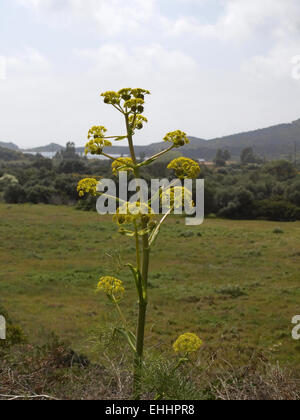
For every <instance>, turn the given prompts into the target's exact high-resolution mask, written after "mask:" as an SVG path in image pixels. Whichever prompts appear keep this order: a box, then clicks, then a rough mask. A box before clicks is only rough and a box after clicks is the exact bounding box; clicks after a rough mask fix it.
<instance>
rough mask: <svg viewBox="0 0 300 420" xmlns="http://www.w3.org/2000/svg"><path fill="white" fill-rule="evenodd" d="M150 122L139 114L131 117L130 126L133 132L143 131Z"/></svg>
mask: <svg viewBox="0 0 300 420" xmlns="http://www.w3.org/2000/svg"><path fill="white" fill-rule="evenodd" d="M147 122H148V120H147V118H146V117H144V116H143V115H140V114H137V115H130V117H129V124H130V126H131V128H132V130H133V131H134V130H136V129H137V130H141V129H142V128H143V127H144V123H147Z"/></svg>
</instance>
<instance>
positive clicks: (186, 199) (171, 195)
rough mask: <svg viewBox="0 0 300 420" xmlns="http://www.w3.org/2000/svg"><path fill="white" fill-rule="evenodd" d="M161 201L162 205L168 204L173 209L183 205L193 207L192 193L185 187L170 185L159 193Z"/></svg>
mask: <svg viewBox="0 0 300 420" xmlns="http://www.w3.org/2000/svg"><path fill="white" fill-rule="evenodd" d="M160 198H161V202H162V205H163V206H166V205H170V207H174V209H178V208H181V207H182V206H185V207H186V208H191V207H194V202H193V194H192V192H191V191H190V190H188V189H187V188H185V187H171V188H168V189H167V190H165V191H163V192H162V193H161V196H160Z"/></svg>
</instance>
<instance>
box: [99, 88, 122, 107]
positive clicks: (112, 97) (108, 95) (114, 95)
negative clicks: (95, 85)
mask: <svg viewBox="0 0 300 420" xmlns="http://www.w3.org/2000/svg"><path fill="white" fill-rule="evenodd" d="M101 96H103V98H104V103H105V104H110V105H120V99H121V95H120V94H119V93H118V92H114V91H108V92H104V93H101Z"/></svg>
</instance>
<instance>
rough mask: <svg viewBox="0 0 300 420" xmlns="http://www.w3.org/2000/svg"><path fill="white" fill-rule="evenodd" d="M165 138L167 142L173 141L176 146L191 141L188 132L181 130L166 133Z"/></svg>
mask: <svg viewBox="0 0 300 420" xmlns="http://www.w3.org/2000/svg"><path fill="white" fill-rule="evenodd" d="M163 140H164V141H165V142H167V143H173V145H174V146H175V147H182V146H184V145H185V144H188V143H189V142H190V141H189V139H188V138H187V136H186V134H185V133H184V132H183V131H180V130H177V131H172V132H171V133H168V134H166V136H165V137H164V139H163Z"/></svg>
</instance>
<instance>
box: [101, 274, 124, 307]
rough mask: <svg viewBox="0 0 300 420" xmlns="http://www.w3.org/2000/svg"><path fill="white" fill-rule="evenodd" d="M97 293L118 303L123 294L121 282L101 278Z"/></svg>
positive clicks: (115, 279) (111, 278)
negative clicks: (103, 294) (102, 293)
mask: <svg viewBox="0 0 300 420" xmlns="http://www.w3.org/2000/svg"><path fill="white" fill-rule="evenodd" d="M97 291H98V292H104V293H105V294H106V295H107V296H108V297H111V298H113V299H115V300H116V301H120V300H121V299H122V298H123V296H124V293H125V288H124V286H123V282H122V280H119V279H117V278H115V277H110V276H106V277H101V278H100V281H99V283H98V286H97Z"/></svg>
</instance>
